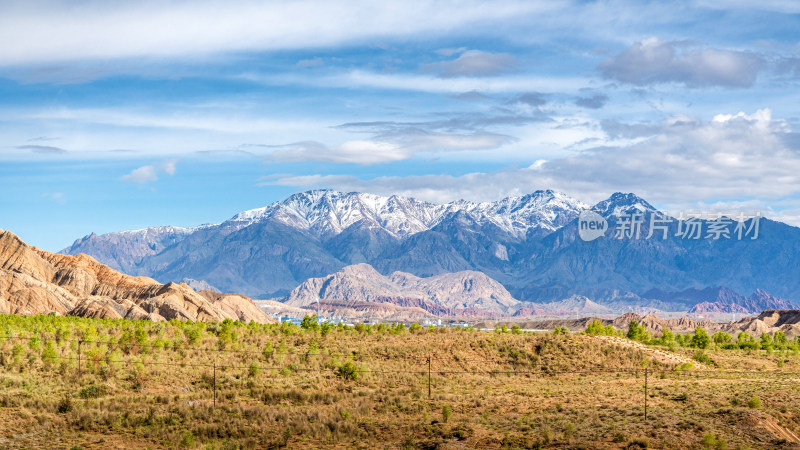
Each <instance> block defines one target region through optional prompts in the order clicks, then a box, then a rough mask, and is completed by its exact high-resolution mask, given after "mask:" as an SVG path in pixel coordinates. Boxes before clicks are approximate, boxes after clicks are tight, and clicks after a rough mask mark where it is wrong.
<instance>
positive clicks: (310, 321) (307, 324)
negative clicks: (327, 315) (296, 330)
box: [300, 314, 319, 331]
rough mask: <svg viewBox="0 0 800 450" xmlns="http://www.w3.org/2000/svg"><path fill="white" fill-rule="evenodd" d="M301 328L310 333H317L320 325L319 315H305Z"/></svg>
mask: <svg viewBox="0 0 800 450" xmlns="http://www.w3.org/2000/svg"><path fill="white" fill-rule="evenodd" d="M300 328H303V329H304V330H310V331H317V329H318V328H319V323H318V322H317V315H316V314H314V315H313V316H309V315H305V316H303V320H302V321H301V322H300Z"/></svg>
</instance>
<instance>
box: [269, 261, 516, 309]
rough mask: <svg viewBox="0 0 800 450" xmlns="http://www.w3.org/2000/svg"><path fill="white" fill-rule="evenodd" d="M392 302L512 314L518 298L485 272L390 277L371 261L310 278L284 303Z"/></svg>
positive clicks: (399, 304)
mask: <svg viewBox="0 0 800 450" xmlns="http://www.w3.org/2000/svg"><path fill="white" fill-rule="evenodd" d="M329 300H336V301H339V302H344V304H346V303H347V302H374V303H392V304H395V305H397V306H400V307H413V308H419V309H421V310H424V311H427V312H428V313H431V314H435V315H437V316H453V315H459V316H463V315H475V314H477V315H479V316H485V315H493V314H494V315H510V314H513V313H514V312H515V310H516V308H517V306H518V305H519V303H520V302H519V301H517V300H516V299H514V298H513V297H511V294H509V293H508V291H507V290H506V289H505V288H504V287H503V286H502V285H500V283H498V282H496V281H495V280H493V279H491V278H489V277H488V276H487V275H485V274H483V273H480V272H474V271H463V272H456V273H449V274H444V275H437V276H433V277H428V278H420V277H417V276H414V275H411V274H408V273H403V272H395V273H393V274H392V275H391V276H389V277H385V276H383V275H381V274H380V273H378V272H377V271H376V270H375V269H374V268H373V267H372V266H370V265H369V264H356V265H352V266H347V267H345V268H343V269H342V270H340V271H338V272H336V273H334V274H331V275H328V276H326V277H322V278H311V279H309V280H306V281H305V282H304V283H302V284H301V285H300V286H298V287H297V288H295V289H294V290H293V291H292V292H291V293H290V294H289V296H288V297H287V298H286V300H285V302H286V304H288V305H292V306H300V307H303V306H309V305H312V304H314V303H317V302H320V301H329Z"/></svg>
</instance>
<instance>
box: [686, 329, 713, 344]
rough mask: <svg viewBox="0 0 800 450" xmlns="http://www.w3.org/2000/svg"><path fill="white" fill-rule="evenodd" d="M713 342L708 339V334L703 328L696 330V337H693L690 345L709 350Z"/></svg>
mask: <svg viewBox="0 0 800 450" xmlns="http://www.w3.org/2000/svg"><path fill="white" fill-rule="evenodd" d="M710 342H711V338H710V337H708V333H707V332H706V330H705V329H703V328H702V327H697V328H695V330H694V336H692V340H691V343H690V345H691V346H692V347H695V348H707V347H708V344H709V343H710Z"/></svg>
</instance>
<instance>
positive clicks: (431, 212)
mask: <svg viewBox="0 0 800 450" xmlns="http://www.w3.org/2000/svg"><path fill="white" fill-rule="evenodd" d="M588 208H590V209H591V210H593V211H594V212H596V213H597V214H599V215H601V216H603V217H604V218H606V219H607V221H608V223H609V227H608V229H607V231H606V235H605V237H604V238H600V239H596V240H594V241H591V242H585V241H583V240H581V239H580V238H579V237H578V225H577V222H578V221H577V217H578V215H579V214H580V212H581V211H582V210H585V209H588ZM632 212H636V213H640V214H642V215H643V218H644V221H643V225H642V238H640V239H615V238H614V233H615V227H616V226H617V225H618V224H620V223H621V222H620V215H623V214H627V213H632ZM656 212H657V211H656V210H655V208H653V206H652V205H650V204H649V203H648V202H647V201H645V200H644V199H641V198H639V197H637V196H636V195H634V194H621V193H617V194H614V195H612V196H611V197H609V198H608V199H606V200H604V201H602V202H599V203H598V204H596V205H594V206H592V207H589V206H588V205H586V204H584V203H582V202H580V201H578V200H576V199H573V198H570V197H569V196H567V195H565V194H561V193H558V192H554V191H549V190H548V191H536V192H534V193H532V194H529V195H525V196H522V197H511V198H506V199H503V200H500V201H497V202H487V203H472V202H467V201H457V202H452V203H448V204H444V205H437V204H432V203H428V202H423V201H419V200H415V199H411V198H404V197H398V196H391V197H381V196H377V195H371V194H363V193H342V192H336V191H325V190H321V191H310V192H305V193H300V194H296V195H292V196H291V197H289V198H287V199H286V200H283V201H281V202H277V203H274V204H272V205H269V206H266V207H263V208H259V209H254V210H250V211H246V212H243V213H240V214H237V215H236V216H234V217H232V218H231V219H229V220H227V221H225V222H223V223H221V224H218V225H204V226H201V227H198V228H190V229H178V228H172V227H159V228H154V229H148V230H139V231H135V232H121V233H110V234H106V235H101V236H97V235H94V234H91V235H89V236H87V237H85V238H83V239H79V240H78V241H76V242H75V243H74V244H73V245H72V246H71V247H69V248H67V249H65V250H64V252H65V253H70V254H77V253H80V252H84V253H88V254H90V255H92V256H94V257H95V258H97V259H98V260H100V261H101V262H104V263H107V264H109V265H112V266H113V267H118V268H120V269H121V270H123V271H125V272H128V273H131V274H135V275H147V276H151V277H154V278H156V279H158V280H160V281H162V282H167V281H172V280H176V281H177V280H183V279H192V280H196V281H197V282H198V283H201V282H202V283H207V284H208V285H210V286H214V287H215V288H217V289H219V290H221V291H223V292H241V293H244V294H247V295H250V296H252V297H255V298H269V297H276V296H285V295H286V294H288V293H289V292H290V291H292V290H293V289H295V288H296V287H297V286H299V285H300V284H301V283H302V282H304V281H305V280H307V279H309V278H320V277H325V276H327V275H329V274H333V273H335V272H337V271H338V270H340V269H342V268H343V267H345V266H349V265H353V264H359V263H368V264H370V265H372V266H373V267H374V268H375V269H376V270H377V271H378V272H380V273H381V274H384V275H389V274H392V273H393V272H395V271H401V272H406V273H410V274H414V275H415V276H419V277H430V276H435V275H441V274H447V273H455V272H461V271H478V272H482V273H484V274H486V275H487V276H488V277H490V278H492V279H494V280H496V281H498V282H499V283H501V284H502V285H503V286H504V287H505V288H506V289H507V290H508V291H509V292H510V293H511V295H512V296H513V297H514V298H516V299H518V300H522V301H528V302H535V303H550V302H558V301H561V300H564V299H568V298H571V297H573V296H575V295H578V296H584V297H586V298H587V299H589V300H591V301H592V302H595V303H598V304H600V305H602V306H604V307H609V308H611V309H612V310H614V311H622V310H637V308H642V307H643V308H649V309H661V310H672V311H686V310H688V309H690V308H692V307H693V306H694V305H695V304H697V303H702V302H704V301H707V302H709V303H713V302H716V301H718V299H717V298H716V296H715V295H712V293H711V292H708V293H706V294H708V295H700V296H698V297H697V298H692V299H689V298H681V297H680V296H673V295H670V294H672V293H680V292H684V291H686V290H687V289H694V290H697V291H702V290H703V289H706V288H716V289H718V287H719V286H726V287H728V288H729V289H731V290H732V292H734V293H738V294H737V295H748V294H749V293H752V292H754V291H756V290H757V289H763V290H764V291H767V292H770V293H771V294H773V295H776V296H778V297H781V298H783V299H787V300H790V301H794V302H798V301H800V277H798V276H797V275H798V273H800V229H798V228H796V227H792V226H789V225H786V224H783V223H780V222H775V221H771V220H768V219H761V221H760V231H759V237H758V239H757V240H751V239H749V238H748V239H743V240H737V239H735V238H734V239H720V240H712V239H705V238H702V239H696V240H695V239H682V238H681V237H679V236H676V233H677V231H678V230H677V226H678V225H677V222H676V221H672V222H671V223H669V224H668V226H667V229H666V231H667V239H664V240H662V239H660V236H661V235H662V234H661V233H662V231H661V230H654V231H656V233H655V236H654V237H652V238H651V239H645V238H644V237H645V236H646V235H647V234H648V233H649V231H650V227H649V220H650V219H651V217H653V215H654V214H655V213H656ZM703 224H704V225H705V226H707V225H708V222H703ZM659 293H662V294H659ZM762 303H763V302H762ZM767 303H768V302H767ZM767 303H763V304H767ZM758 304H759V303H758V302H755V303H754V305H758ZM589 306H591V305H589ZM526 307H530V306H526ZM748 307H749V306H748ZM531 308H534V307H531ZM534 309H535V308H534Z"/></svg>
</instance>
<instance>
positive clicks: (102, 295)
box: [0, 230, 272, 323]
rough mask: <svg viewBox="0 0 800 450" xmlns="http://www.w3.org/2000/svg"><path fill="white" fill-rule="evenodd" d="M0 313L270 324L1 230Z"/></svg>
mask: <svg viewBox="0 0 800 450" xmlns="http://www.w3.org/2000/svg"><path fill="white" fill-rule="evenodd" d="M0 313H4V314H25V315H32V314H49V313H56V314H60V315H67V314H70V315H77V316H84V317H103V318H126V319H149V320H153V321H159V320H170V319H179V320H196V321H212V320H224V319H226V318H230V319H234V320H245V321H250V320H254V321H256V322H262V323H264V322H270V321H272V320H271V319H270V318H269V317H268V316H267V315H266V314H265V313H264V312H263V311H261V310H260V309H259V308H258V307H256V306H255V305H254V304H253V302H252V300H250V299H249V298H247V297H244V296H241V295H231V294H228V295H223V294H216V293H208V294H205V293H197V292H195V291H194V290H192V289H191V288H190V287H189V286H187V285H186V284H183V283H181V284H176V283H168V284H161V283H158V282H157V281H155V280H153V279H151V278H146V277H132V276H129V275H125V274H123V273H120V272H117V271H116V270H114V269H111V268H110V267H108V266H105V265H103V264H100V263H98V262H97V261H95V260H94V259H93V258H92V257H90V256H87V255H84V254H80V255H77V256H70V255H60V254H55V253H50V252H46V251H44V250H40V249H38V248H36V247H33V246H30V245H28V244H26V243H25V242H23V241H22V240H21V239H20V238H19V237H17V236H16V235H15V234H14V233H11V232H10V231H2V230H0Z"/></svg>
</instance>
